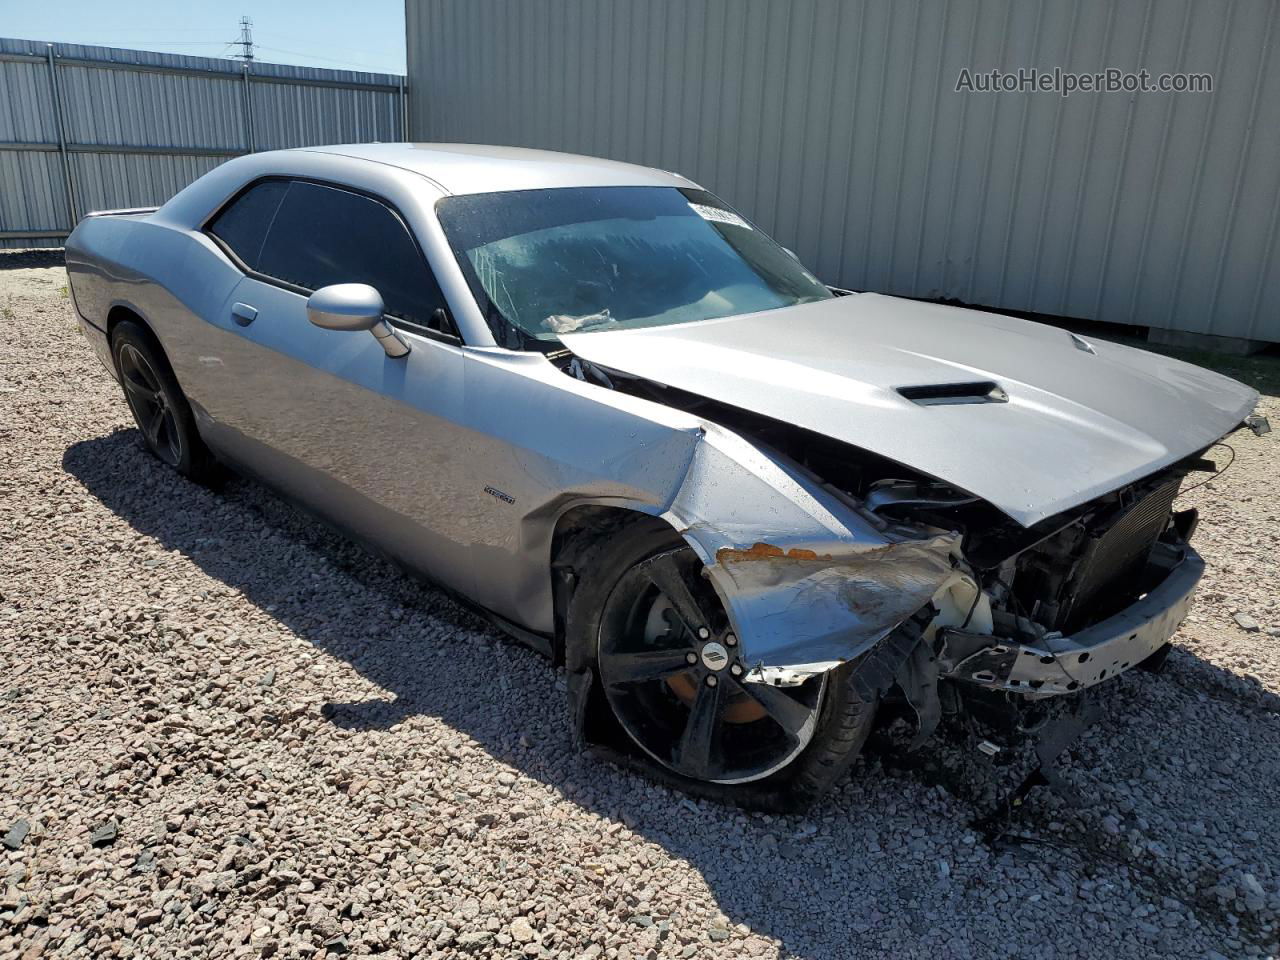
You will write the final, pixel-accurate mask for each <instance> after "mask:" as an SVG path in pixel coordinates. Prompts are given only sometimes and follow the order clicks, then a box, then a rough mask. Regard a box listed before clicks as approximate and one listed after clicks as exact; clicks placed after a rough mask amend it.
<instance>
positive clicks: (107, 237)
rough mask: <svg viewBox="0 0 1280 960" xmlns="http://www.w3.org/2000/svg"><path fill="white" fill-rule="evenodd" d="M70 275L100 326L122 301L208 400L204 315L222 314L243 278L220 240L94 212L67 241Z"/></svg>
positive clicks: (197, 395)
mask: <svg viewBox="0 0 1280 960" xmlns="http://www.w3.org/2000/svg"><path fill="white" fill-rule="evenodd" d="M67 275H68V278H69V282H70V285H71V289H72V293H73V295H74V297H75V302H76V307H77V309H78V310H79V312H80V313H81V315H82V316H83V317H84V320H85V321H86V322H87V323H89V324H92V325H93V326H94V327H96V328H98V329H99V330H102V331H107V330H108V327H109V323H110V318H111V315H112V311H113V310H116V309H117V308H123V309H125V310H128V311H129V312H131V313H134V314H137V315H138V316H140V317H141V318H142V319H143V320H144V321H145V322H146V324H147V325H148V326H149V327H150V328H151V330H152V332H153V333H154V334H155V335H156V338H157V339H158V340H159V341H160V345H161V347H162V348H163V349H164V352H165V354H166V356H167V357H168V358H169V361H170V363H171V364H172V365H173V368H174V373H175V375H176V376H177V378H178V383H179V384H180V385H181V387H182V389H183V392H184V393H186V395H187V397H188V399H189V400H191V401H192V403H193V404H194V405H197V406H203V400H204V397H203V396H202V393H203V378H202V377H201V376H200V362H201V351H200V349H199V347H200V340H201V337H202V336H203V333H202V329H201V328H202V326H203V324H202V318H204V317H212V316H215V315H217V311H218V310H220V309H221V308H222V307H223V305H224V304H225V302H226V301H227V298H228V297H229V296H230V295H231V292H232V291H233V290H234V289H235V286H236V284H237V283H238V282H239V280H240V273H239V271H237V270H236V269H235V268H234V267H233V266H231V264H229V263H228V262H227V261H226V259H225V258H224V257H223V256H222V254H221V253H220V252H219V251H218V250H217V248H216V247H214V245H213V243H212V241H210V240H209V239H208V238H207V237H205V236H203V235H202V234H200V233H197V232H195V231H191V230H186V229H183V228H181V227H178V226H175V225H172V224H169V223H165V222H161V221H157V220H155V219H152V218H151V217H150V216H141V217H138V216H109V215H108V216H101V217H89V218H86V219H85V220H83V221H81V223H80V225H79V226H77V227H76V229H75V232H74V233H72V235H71V237H70V238H68V240H67Z"/></svg>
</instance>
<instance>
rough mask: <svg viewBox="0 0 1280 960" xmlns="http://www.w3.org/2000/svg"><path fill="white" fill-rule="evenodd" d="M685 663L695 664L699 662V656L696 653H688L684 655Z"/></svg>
mask: <svg viewBox="0 0 1280 960" xmlns="http://www.w3.org/2000/svg"><path fill="white" fill-rule="evenodd" d="M684 662H685V663H688V664H695V663H697V662H698V655H697V654H696V653H686V654H685V655H684Z"/></svg>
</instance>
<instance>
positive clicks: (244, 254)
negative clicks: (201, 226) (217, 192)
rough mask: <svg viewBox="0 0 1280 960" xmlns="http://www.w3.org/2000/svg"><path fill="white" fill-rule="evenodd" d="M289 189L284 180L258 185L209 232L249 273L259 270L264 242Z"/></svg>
mask: <svg viewBox="0 0 1280 960" xmlns="http://www.w3.org/2000/svg"><path fill="white" fill-rule="evenodd" d="M288 189H289V184H288V183H287V182H286V181H284V180H264V181H262V182H261V183H256V184H254V185H253V186H251V187H250V188H249V189H248V190H245V191H244V192H243V193H241V194H240V196H238V197H236V198H235V199H234V200H232V201H231V203H230V204H228V205H227V206H226V207H225V208H223V210H222V212H221V213H219V214H218V215H217V216H216V217H214V218H213V220H212V221H210V223H209V225H208V226H207V227H206V229H207V230H208V232H209V233H211V234H213V236H215V237H217V238H218V239H219V240H221V241H222V242H223V244H225V245H226V247H227V249H229V250H230V251H231V252H232V253H234V254H235V255H236V257H238V258H239V259H240V261H241V262H242V263H244V265H245V266H247V267H248V268H249V269H250V270H258V269H260V267H259V264H260V261H261V258H262V246H263V241H264V240H266V237H267V231H268V230H269V229H270V228H271V221H272V220H273V219H274V218H275V215H276V211H277V210H279V209H280V201H281V200H283V199H284V195H285V193H286V192H287V191H288Z"/></svg>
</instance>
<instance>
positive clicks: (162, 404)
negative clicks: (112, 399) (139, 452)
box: [119, 343, 182, 467]
mask: <svg viewBox="0 0 1280 960" xmlns="http://www.w3.org/2000/svg"><path fill="white" fill-rule="evenodd" d="M119 366H120V382H121V383H122V384H123V385H124V395H125V399H126V400H127V401H128V402H129V410H130V412H131V413H132V414H133V419H134V422H135V423H137V425H138V429H139V430H140V431H142V438H143V440H144V441H145V442H146V444H147V447H148V449H150V450H151V452H152V453H154V454H155V455H156V456H157V457H159V458H160V459H161V460H163V461H164V462H165V463H167V464H168V465H169V466H171V467H176V466H177V465H178V463H179V462H180V461H181V460H182V437H181V436H180V435H179V433H178V418H177V415H176V414H175V413H174V410H173V404H172V403H171V402H170V399H169V395H168V394H167V393H166V392H165V390H164V386H163V385H162V384H161V382H160V377H159V376H157V374H156V371H155V368H154V367H152V366H151V363H150V361H149V360H147V358H146V356H144V355H143V353H142V351H141V350H139V349H138V348H137V347H135V346H134V345H133V344H131V343H126V344H124V345H123V346H121V348H120V353H119Z"/></svg>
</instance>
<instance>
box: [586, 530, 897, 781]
mask: <svg viewBox="0 0 1280 960" xmlns="http://www.w3.org/2000/svg"><path fill="white" fill-rule="evenodd" d="M580 569H581V570H582V582H581V583H580V585H579V587H578V589H577V590H576V591H575V594H574V597H573V600H572V603H571V606H570V611H569V614H570V616H569V624H568V638H569V641H570V642H571V643H576V644H580V645H585V646H584V649H586V650H587V651H589V652H590V654H591V655H592V657H593V659H594V664H595V669H596V674H597V677H598V679H599V683H600V689H601V691H602V693H603V697H604V699H605V701H606V702H607V704H608V707H609V709H610V711H611V712H612V714H613V716H614V718H615V719H616V720H617V723H618V726H619V727H621V729H622V730H623V731H624V732H625V734H626V736H627V737H628V738H629V739H630V740H631V742H633V743H634V744H635V746H636V747H638V748H639V749H640V750H641V751H643V753H644V754H646V755H647V756H648V757H649V758H651V759H652V760H654V761H656V762H657V763H658V764H660V765H661V766H662V767H664V768H665V769H666V770H668V771H671V772H672V773H675V774H677V775H679V776H681V777H686V778H688V779H690V780H694V781H701V782H704V783H712V784H719V785H724V786H727V787H738V788H739V789H748V788H747V787H745V785H747V784H753V785H759V786H763V787H768V788H769V789H770V790H771V791H772V792H774V793H777V792H778V791H777V790H776V789H775V788H777V787H779V786H781V787H783V788H784V792H788V793H790V794H791V799H792V800H793V801H794V802H795V803H796V804H797V805H800V804H803V803H805V802H807V801H808V800H811V799H812V798H813V797H815V796H817V795H818V794H819V793H821V792H822V791H823V790H825V789H826V788H827V787H828V786H830V784H831V783H832V782H834V780H835V779H836V778H837V777H838V776H839V775H840V774H841V773H843V772H844V771H845V770H847V769H848V766H849V765H850V764H851V763H852V762H853V760H854V758H855V757H856V756H857V754H858V751H859V749H860V748H861V746H862V743H863V742H864V741H865V739H866V736H867V733H868V732H869V731H870V727H871V721H872V719H873V716H874V708H875V705H874V704H868V703H865V702H863V701H861V700H859V699H858V697H857V695H856V694H855V693H854V692H853V691H852V689H851V688H850V687H849V684H848V683H847V672H846V671H839V670H837V671H833V672H831V673H827V674H821V675H818V676H815V677H811V678H809V679H808V680H806V681H804V682H803V683H800V684H797V685H791V686H773V685H769V684H766V683H762V682H758V681H754V680H751V679H749V675H750V664H749V663H747V662H746V661H744V660H743V658H742V656H741V654H740V648H739V645H738V642H737V638H736V637H735V636H734V634H733V632H732V630H731V629H730V625H729V621H728V618H727V616H726V615H725V613H724V609H723V607H722V606H721V604H720V602H719V600H718V598H717V596H716V594H715V591H714V590H713V589H712V588H711V586H710V584H709V583H707V581H706V580H705V579H704V578H703V577H702V576H701V564H700V562H699V561H698V559H697V557H696V556H695V555H694V553H693V551H692V550H691V549H690V548H689V547H688V546H687V545H686V544H685V543H684V541H683V540H682V539H681V538H680V537H679V536H678V535H676V534H675V533H674V531H670V530H644V529H640V530H638V531H633V532H632V533H631V534H630V535H629V534H628V533H627V531H625V530H624V531H623V532H621V533H619V534H617V535H616V536H614V537H612V538H610V540H609V541H608V542H607V543H605V544H602V545H601V547H600V548H598V550H597V551H596V552H595V554H594V555H593V556H589V557H586V558H584V562H583V563H582V564H581V565H580ZM740 785H741V786H740Z"/></svg>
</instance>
